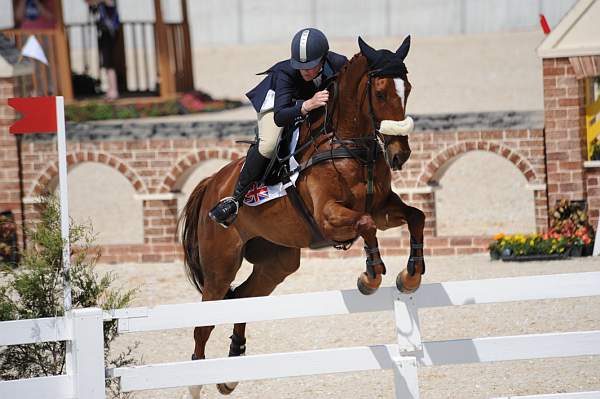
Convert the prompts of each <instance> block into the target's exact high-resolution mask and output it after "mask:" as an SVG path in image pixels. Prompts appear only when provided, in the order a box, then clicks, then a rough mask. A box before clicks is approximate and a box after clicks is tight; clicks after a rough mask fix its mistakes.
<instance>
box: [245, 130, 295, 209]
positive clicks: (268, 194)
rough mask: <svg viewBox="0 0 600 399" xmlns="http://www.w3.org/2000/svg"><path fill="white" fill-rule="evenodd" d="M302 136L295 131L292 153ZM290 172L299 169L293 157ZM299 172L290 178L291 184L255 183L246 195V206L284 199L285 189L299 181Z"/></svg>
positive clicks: (291, 147) (290, 161)
mask: <svg viewBox="0 0 600 399" xmlns="http://www.w3.org/2000/svg"><path fill="white" fill-rule="evenodd" d="M299 136H300V129H299V128H298V129H296V130H294V133H293V134H292V141H291V143H290V153H292V152H294V150H295V149H296V145H297V144H298V137H299ZM289 167H290V170H294V169H296V168H297V167H298V162H296V159H294V157H291V158H290V160H289ZM298 174H299V173H298V172H296V173H294V174H293V175H292V176H291V177H290V182H289V183H287V184H283V183H278V184H274V185H272V186H267V185H264V184H257V183H254V184H253V185H252V186H251V187H250V190H248V192H247V193H246V196H245V197H244V205H248V206H258V205H261V204H264V203H265V202H269V201H271V200H274V199H275V198H279V197H283V196H284V195H285V194H286V193H285V189H286V188H288V187H289V186H290V185H292V184H294V185H295V184H296V180H297V179H298Z"/></svg>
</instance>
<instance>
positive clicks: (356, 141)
mask: <svg viewBox="0 0 600 399" xmlns="http://www.w3.org/2000/svg"><path fill="white" fill-rule="evenodd" d="M359 47H360V49H361V51H360V52H359V53H357V54H356V55H354V57H352V59H351V60H350V61H349V62H348V63H347V65H346V66H345V67H344V68H343V69H342V70H341V71H340V73H339V75H338V76H337V77H336V78H335V82H334V84H333V87H334V91H335V92H334V95H333V96H332V97H333V100H332V101H331V104H330V105H329V106H328V109H326V112H321V114H320V115H318V116H317V117H316V118H314V120H310V118H309V120H305V121H304V123H303V124H302V125H301V126H300V133H299V140H298V146H299V148H301V149H302V151H300V152H299V153H298V154H296V156H297V158H298V160H299V163H300V164H301V165H308V164H310V163H311V162H312V160H315V159H316V157H318V156H319V155H320V156H321V160H320V162H313V163H314V164H313V165H312V166H311V167H308V168H307V169H305V170H303V171H302V173H301V174H300V176H299V177H298V179H297V181H296V189H297V192H298V194H299V196H300V198H301V200H302V201H303V202H304V204H306V208H307V209H308V212H309V213H310V216H312V218H313V220H314V222H315V223H316V227H317V228H318V230H319V232H320V233H322V236H323V237H325V238H326V239H327V240H328V242H329V243H337V244H338V245H340V246H347V245H349V243H351V242H353V241H354V240H355V239H357V237H359V236H360V237H362V238H363V240H364V244H365V247H364V249H365V253H366V271H365V272H362V273H361V274H360V276H359V277H358V281H357V286H358V289H359V290H360V291H361V292H362V293H363V294H366V295H368V294H372V293H373V292H375V291H376V290H377V288H378V287H379V286H380V284H381V281H382V275H384V274H385V273H386V268H385V264H384V262H383V260H382V259H381V255H380V252H379V248H378V243H377V237H376V232H377V230H387V229H390V228H395V227H398V226H400V225H402V224H405V223H406V224H408V229H409V232H410V236H411V239H410V243H411V250H410V257H409V261H408V265H407V267H406V268H405V269H404V270H402V271H401V272H400V273H399V274H398V276H397V279H396V285H397V287H398V289H399V290H400V291H402V292H405V293H410V292H414V291H415V290H416V289H417V288H418V287H419V285H420V283H421V275H422V274H423V273H424V272H425V262H424V259H423V227H424V224H425V215H424V213H423V212H422V211H420V210H419V209H416V208H414V207H411V206H408V205H406V204H405V203H404V202H403V201H402V200H401V199H400V197H399V196H398V195H397V194H395V193H394V192H393V191H392V188H391V171H392V170H399V169H401V167H402V165H403V164H404V163H405V162H406V161H407V160H408V158H409V156H410V146H409V144H408V133H410V131H411V130H412V128H413V126H414V125H413V122H412V119H411V118H410V117H407V116H406V114H405V109H406V100H407V98H408V95H409V93H410V90H411V85H410V82H409V81H408V78H407V76H406V67H405V66H404V58H405V57H406V55H407V54H408V50H409V47H410V36H409V37H407V38H406V39H405V40H404V42H403V43H402V45H401V46H400V48H398V50H397V51H396V52H394V53H393V52H391V51H389V50H375V49H373V48H372V47H370V46H369V45H367V44H366V43H365V42H364V41H363V40H362V39H361V38H359ZM398 76H399V77H398ZM315 132H317V134H315ZM342 150H343V151H342ZM336 151H337V153H338V154H339V153H344V154H345V156H339V157H336V156H333V155H332V156H328V154H329V153H330V154H334V152H336ZM323 157H324V158H323ZM365 158H367V159H366V160H365ZM323 159H325V160H323ZM369 160H370V162H367V161H369ZM243 162H244V158H241V159H238V160H235V161H232V162H231V163H229V164H228V165H226V166H224V167H223V168H222V169H221V170H219V171H218V172H216V173H215V174H214V175H212V176H210V177H207V178H205V179H204V180H202V181H201V182H200V183H199V184H198V185H197V186H196V187H195V189H194V190H193V192H192V193H191V195H190V197H189V199H188V201H187V203H186V205H185V207H184V209H183V211H182V215H181V216H180V220H179V225H180V226H181V227H182V228H181V229H180V231H181V240H182V244H183V249H184V260H185V265H186V272H187V274H188V277H189V279H190V281H191V282H192V283H193V284H194V285H195V287H196V288H197V290H198V291H199V292H200V293H201V294H202V301H215V300H222V299H230V298H247V297H256V296H267V295H269V294H271V292H273V290H274V289H275V287H276V286H277V285H278V284H280V283H281V282H282V281H283V280H284V279H285V278H286V277H287V276H289V275H290V274H292V273H294V272H295V271H296V270H297V269H298V268H299V266H300V249H301V248H307V247H309V246H311V242H312V241H313V238H314V234H313V233H314V230H315V229H314V228H313V229H311V225H310V223H307V221H306V220H305V218H304V217H303V216H302V213H301V212H298V211H297V208H295V207H294V204H293V203H292V200H291V199H290V198H289V197H290V196H289V195H288V196H284V197H282V198H278V199H276V200H273V201H270V202H267V203H265V204H263V205H260V206H257V207H241V208H240V210H239V214H238V217H237V219H236V221H235V222H234V223H233V224H232V225H231V226H230V227H229V228H227V229H226V228H224V227H222V226H220V225H219V224H217V223H215V222H213V221H212V220H211V219H209V217H208V211H209V210H210V209H211V207H212V206H213V205H214V204H215V203H217V201H218V200H219V199H220V198H223V197H224V196H226V195H228V194H229V193H231V192H232V191H233V188H234V185H235V184H236V180H237V175H238V174H239V172H240V169H241V166H242V164H243ZM244 258H245V259H246V260H247V261H248V262H250V263H251V264H252V265H253V270H252V273H251V274H250V276H249V277H248V278H247V280H246V281H244V282H243V283H242V284H241V285H239V286H237V287H235V289H233V288H231V283H232V282H233V280H234V278H235V276H236V273H237V272H238V270H239V268H240V266H241V263H242V260H243V259H244ZM213 329H214V326H202V327H196V328H195V329H194V341H195V347H194V353H193V355H192V359H193V360H200V359H204V358H205V348H206V343H207V340H208V338H209V336H210V333H211V332H212V330H213ZM245 329H246V324H245V323H237V324H235V325H234V327H233V334H232V336H231V345H230V351H229V356H240V355H243V354H245V349H246V338H245ZM236 385H237V383H236V382H229V383H221V384H218V385H217V388H218V389H219V391H220V392H221V393H222V394H229V393H231V392H232V391H233V390H234V389H235V387H236ZM199 389H200V387H196V388H194V389H191V390H192V395H193V396H195V395H198V393H199Z"/></svg>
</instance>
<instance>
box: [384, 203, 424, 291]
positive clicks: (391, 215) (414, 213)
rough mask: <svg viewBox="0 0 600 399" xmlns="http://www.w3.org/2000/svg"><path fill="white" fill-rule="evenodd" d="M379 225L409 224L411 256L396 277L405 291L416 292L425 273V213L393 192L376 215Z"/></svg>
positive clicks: (398, 283) (399, 287)
mask: <svg viewBox="0 0 600 399" xmlns="http://www.w3.org/2000/svg"><path fill="white" fill-rule="evenodd" d="M374 217H375V221H376V222H377V227H378V228H379V229H381V230H387V229H389V228H393V227H397V226H400V225H402V224H403V223H405V222H406V223H407V224H408V230H409V232H410V256H409V258H408V265H407V266H406V268H405V269H404V270H402V271H401V272H400V273H399V274H398V277H397V278H396V286H397V287H398V290H400V291H401V292H403V293H406V294H410V293H412V292H415V291H416V290H417V289H418V288H419V286H420V285H421V275H422V274H424V273H425V260H424V258H423V228H424V227H425V214H424V213H423V212H422V211H421V210H419V209H417V208H414V207H412V206H408V205H406V204H405V203H404V202H402V200H401V199H400V197H398V195H396V194H394V193H392V194H391V195H390V197H389V199H388V202H387V203H386V205H385V206H384V207H382V208H381V210H380V211H378V212H377V213H376V214H375V215H374Z"/></svg>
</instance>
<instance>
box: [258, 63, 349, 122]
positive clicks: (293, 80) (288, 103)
mask: <svg viewBox="0 0 600 399" xmlns="http://www.w3.org/2000/svg"><path fill="white" fill-rule="evenodd" d="M347 62H348V59H347V58H346V57H345V56H343V55H340V54H337V53H334V52H332V51H330V52H329V53H327V58H326V60H325V64H324V65H323V72H322V73H321V75H320V76H321V79H320V82H325V81H326V80H327V78H329V77H331V76H332V75H334V74H336V73H337V72H339V71H340V69H342V67H343V66H344V65H345V64H346V63H347ZM261 74H266V75H267V76H266V77H265V78H264V79H263V80H262V81H261V82H260V83H259V84H258V85H257V86H256V87H255V88H253V89H252V90H250V91H249V92H248V93H246V97H248V99H249V100H250V102H251V103H252V105H253V106H254V109H255V110H256V112H260V110H261V108H262V106H263V103H264V101H265V98H266V96H267V93H268V92H269V90H273V91H275V104H274V108H273V111H274V117H275V124H276V125H277V126H279V127H284V126H287V125H290V124H292V123H293V122H294V121H296V120H298V119H300V118H302V112H301V108H302V104H303V103H304V101H305V100H308V99H310V98H312V96H314V95H315V93H316V92H317V91H319V90H323V89H324V87H320V86H316V85H315V83H314V82H315V81H312V80H311V81H308V82H307V81H305V80H304V79H303V78H302V75H300V71H299V70H296V69H294V68H292V66H291V65H290V60H289V59H288V60H285V61H281V62H278V63H277V64H275V65H273V66H272V67H271V68H269V69H268V70H266V71H265V72H263V73H261ZM261 74H259V75H261ZM317 79H318V78H317Z"/></svg>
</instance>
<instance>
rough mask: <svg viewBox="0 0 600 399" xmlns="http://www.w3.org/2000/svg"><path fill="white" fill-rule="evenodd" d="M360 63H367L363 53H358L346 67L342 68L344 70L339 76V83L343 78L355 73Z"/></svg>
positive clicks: (341, 70)
mask: <svg viewBox="0 0 600 399" xmlns="http://www.w3.org/2000/svg"><path fill="white" fill-rule="evenodd" d="M359 61H363V62H364V61H366V59H365V56H364V55H362V53H356V54H354V55H353V56H352V58H351V59H350V61H348V62H347V63H346V65H344V66H343V67H342V69H340V72H339V75H338V82H340V81H341V80H342V78H343V76H345V75H346V74H348V73H352V72H353V71H354V69H355V68H356V67H357V66H358V64H359Z"/></svg>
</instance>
